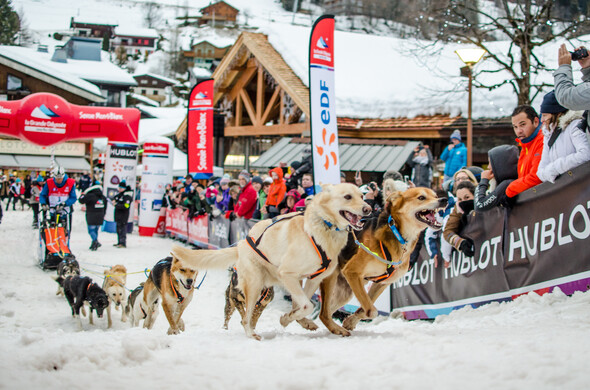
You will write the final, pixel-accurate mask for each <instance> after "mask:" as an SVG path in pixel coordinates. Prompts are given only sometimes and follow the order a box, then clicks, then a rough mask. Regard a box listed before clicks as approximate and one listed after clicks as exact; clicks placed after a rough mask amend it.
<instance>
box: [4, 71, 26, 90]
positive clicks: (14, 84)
mask: <svg viewBox="0 0 590 390" xmlns="http://www.w3.org/2000/svg"><path fill="white" fill-rule="evenodd" d="M22 86H23V80H22V79H21V78H19V77H16V76H13V75H11V74H9V75H8V78H7V80H6V89H8V90H9V91H15V90H17V89H20V88H22Z"/></svg>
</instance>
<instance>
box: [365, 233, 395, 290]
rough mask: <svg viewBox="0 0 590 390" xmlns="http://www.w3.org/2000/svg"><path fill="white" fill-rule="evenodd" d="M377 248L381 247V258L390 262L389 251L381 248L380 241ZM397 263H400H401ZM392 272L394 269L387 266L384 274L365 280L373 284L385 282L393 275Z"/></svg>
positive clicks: (383, 247)
mask: <svg viewBox="0 0 590 390" xmlns="http://www.w3.org/2000/svg"><path fill="white" fill-rule="evenodd" d="M379 246H381V253H382V254H383V257H384V258H385V259H386V260H387V261H389V262H391V253H389V251H388V250H387V247H385V246H383V243H382V242H381V241H379ZM399 263H401V261H400V262H399ZM394 271H395V267H394V266H392V265H388V266H387V270H386V271H385V273H384V274H382V275H379V276H369V277H367V278H365V279H366V280H368V281H370V282H373V283H381V282H385V281H386V280H387V279H389V278H391V275H393V273H394Z"/></svg>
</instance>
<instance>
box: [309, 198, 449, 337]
mask: <svg viewBox="0 0 590 390" xmlns="http://www.w3.org/2000/svg"><path fill="white" fill-rule="evenodd" d="M446 204H447V199H446V198H441V199H439V198H437V197H436V194H435V193H434V191H432V190H430V189H428V188H423V187H418V188H410V189H408V190H406V191H404V192H395V193H393V194H392V195H390V196H389V198H387V200H386V202H385V207H384V209H383V211H382V212H381V213H380V214H379V216H378V218H377V219H373V220H370V221H367V222H366V225H365V228H364V229H363V231H362V232H360V233H359V235H358V243H362V244H363V245H364V246H365V247H367V249H368V250H369V251H371V252H373V253H374V254H370V253H368V252H367V251H365V250H364V249H362V248H361V247H359V245H358V243H355V242H354V241H353V240H349V244H348V245H347V247H346V248H345V250H343V252H342V253H341V256H340V258H339V264H340V267H339V269H338V270H337V272H334V273H333V274H331V275H330V276H328V277H327V278H326V279H324V280H323V281H322V284H321V286H320V291H321V296H322V309H321V312H320V320H321V321H322V322H323V323H324V325H325V326H326V327H327V328H328V329H329V330H330V332H332V333H334V334H338V335H342V336H349V335H350V332H349V331H351V330H353V329H354V328H355V327H356V325H357V324H358V322H359V321H360V320H362V319H370V318H375V317H376V316H377V308H376V307H375V306H374V302H375V300H376V299H377V298H378V297H379V296H380V295H381V293H382V292H383V291H384V290H385V289H386V288H387V286H389V285H390V284H392V283H393V282H395V281H396V280H398V279H400V278H401V277H403V276H404V274H405V273H406V272H407V271H408V269H409V262H410V254H411V253H412V251H413V250H414V247H415V246H416V242H417V241H418V238H419V236H420V233H421V232H422V230H424V229H426V228H427V227H431V228H434V229H440V228H441V224H440V223H438V222H437V221H436V219H435V212H436V211H438V209H439V208H442V207H445V206H446ZM390 217H391V218H390ZM396 229H397V232H398V233H399V235H400V238H401V240H400V239H398V238H397V237H396V235H397V234H396V233H395V231H396ZM351 236H352V234H351ZM353 239H354V238H353ZM403 241H405V243H402V242H403ZM380 259H381V260H384V261H385V262H389V263H392V265H389V264H385V263H384V262H383V261H381V260H380ZM343 276H344V277H343ZM368 281H372V282H373V284H372V285H371V287H370V289H369V292H368V293H367V291H366V290H365V284H366V283H367V282H368ZM353 293H354V296H355V297H356V299H358V301H359V302H360V304H361V307H360V308H359V309H358V310H357V312H356V313H354V314H352V315H351V316H349V317H348V318H346V319H345V320H344V322H343V324H342V325H343V327H342V326H339V325H337V324H336V323H335V322H334V321H333V319H332V314H334V312H335V311H336V310H338V308H340V307H342V306H344V305H345V304H346V303H347V302H348V301H349V300H350V299H351V298H352V294H353Z"/></svg>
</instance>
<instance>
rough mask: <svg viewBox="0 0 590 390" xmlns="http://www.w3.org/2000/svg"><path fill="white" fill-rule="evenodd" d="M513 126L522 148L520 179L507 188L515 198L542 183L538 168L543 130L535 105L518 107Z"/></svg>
mask: <svg viewBox="0 0 590 390" xmlns="http://www.w3.org/2000/svg"><path fill="white" fill-rule="evenodd" d="M512 128H513V129H514V134H516V137H517V138H516V142H517V143H518V145H519V146H520V148H521V149H520V156H519V158H518V179H516V180H514V181H513V182H512V183H510V184H509V185H508V187H507V188H506V195H507V196H508V197H509V198H514V197H515V196H516V195H518V194H520V193H521V192H523V191H525V190H528V189H529V188H531V187H534V186H536V185H537V184H539V183H541V180H539V178H538V177H537V168H538V167H539V162H540V161H541V153H543V132H542V131H541V123H540V122H539V116H538V115H537V111H535V109H534V108H533V107H531V106H529V105H526V104H523V105H520V106H518V107H516V108H515V109H514V111H513V112H512Z"/></svg>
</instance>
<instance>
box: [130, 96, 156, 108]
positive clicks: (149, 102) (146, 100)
mask: <svg viewBox="0 0 590 390" xmlns="http://www.w3.org/2000/svg"><path fill="white" fill-rule="evenodd" d="M129 96H130V97H132V98H133V99H135V100H137V101H140V102H142V103H144V104H147V105H149V106H152V107H160V103H158V102H157V101H155V100H152V99H150V98H149V97H147V96H143V95H140V94H138V93H130V94H129Z"/></svg>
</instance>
